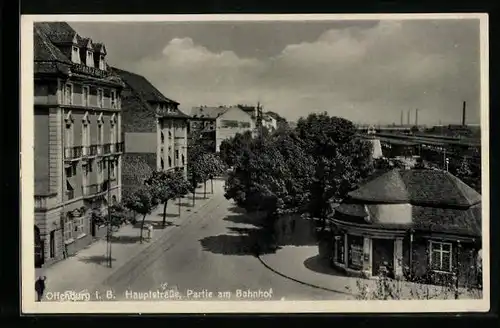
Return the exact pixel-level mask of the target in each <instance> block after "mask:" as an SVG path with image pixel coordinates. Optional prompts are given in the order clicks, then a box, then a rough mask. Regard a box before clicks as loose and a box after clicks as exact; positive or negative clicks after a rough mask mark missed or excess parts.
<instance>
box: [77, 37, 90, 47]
mask: <svg viewBox="0 0 500 328" xmlns="http://www.w3.org/2000/svg"><path fill="white" fill-rule="evenodd" d="M78 46H79V47H80V48H87V49H92V40H91V39H90V38H81V37H80V38H78Z"/></svg>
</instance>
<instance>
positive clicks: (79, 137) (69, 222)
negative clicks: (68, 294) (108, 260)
mask: <svg viewBox="0 0 500 328" xmlns="http://www.w3.org/2000/svg"><path fill="white" fill-rule="evenodd" d="M33 41H34V96H35V99H34V114H35V118H34V125H35V127H34V134H35V138H34V142H35V148H34V152H35V252H36V256H35V259H36V266H37V267H40V266H42V265H47V264H50V263H53V262H54V261H57V260H59V259H62V258H64V257H66V256H69V255H71V254H74V253H76V252H77V251H78V250H80V249H82V248H84V247H86V246H88V245H89V244H90V243H91V242H92V240H93V237H99V236H102V235H103V234H104V233H105V231H106V229H104V227H99V226H96V225H95V224H94V221H93V220H92V212H94V211H101V212H102V213H103V214H105V213H106V212H107V208H108V205H109V204H110V203H113V202H119V201H120V199H121V184H122V183H121V163H122V151H123V143H122V139H121V128H120V123H121V111H120V107H121V102H120V94H121V91H122V87H123V83H122V82H121V80H120V79H119V77H117V76H116V75H114V74H113V73H112V72H111V71H110V70H109V67H108V65H107V63H106V55H107V52H106V47H105V46H104V44H102V43H95V42H93V40H92V39H90V38H86V37H82V36H80V35H78V33H76V31H75V30H74V29H73V28H72V27H71V26H70V25H69V24H67V23H65V22H43V23H35V24H34V40H33Z"/></svg>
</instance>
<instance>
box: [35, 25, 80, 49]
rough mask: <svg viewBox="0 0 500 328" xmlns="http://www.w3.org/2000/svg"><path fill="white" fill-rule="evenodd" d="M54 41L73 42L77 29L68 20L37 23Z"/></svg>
mask: <svg viewBox="0 0 500 328" xmlns="http://www.w3.org/2000/svg"><path fill="white" fill-rule="evenodd" d="M34 25H35V27H37V28H39V29H40V30H41V31H42V32H43V33H45V34H46V35H47V37H48V38H49V39H50V41H52V42H53V43H56V44H58V43H73V39H74V37H75V35H77V33H76V31H75V30H74V29H73V28H72V27H71V26H70V25H69V24H68V23H66V22H40V23H35V24H34Z"/></svg>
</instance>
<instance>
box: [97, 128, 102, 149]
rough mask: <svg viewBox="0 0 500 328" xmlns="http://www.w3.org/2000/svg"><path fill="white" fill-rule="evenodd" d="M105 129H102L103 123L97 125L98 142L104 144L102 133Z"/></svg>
mask: <svg viewBox="0 0 500 328" xmlns="http://www.w3.org/2000/svg"><path fill="white" fill-rule="evenodd" d="M102 132H103V129H102V124H99V125H98V126H97V144H99V145H102V143H103V135H102Z"/></svg>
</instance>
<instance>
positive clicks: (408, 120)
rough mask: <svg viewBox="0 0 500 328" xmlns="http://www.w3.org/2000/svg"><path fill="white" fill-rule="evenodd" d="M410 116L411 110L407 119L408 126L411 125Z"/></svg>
mask: <svg viewBox="0 0 500 328" xmlns="http://www.w3.org/2000/svg"><path fill="white" fill-rule="evenodd" d="M410 114H411V109H408V117H407V118H406V120H407V123H406V124H407V125H410Z"/></svg>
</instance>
